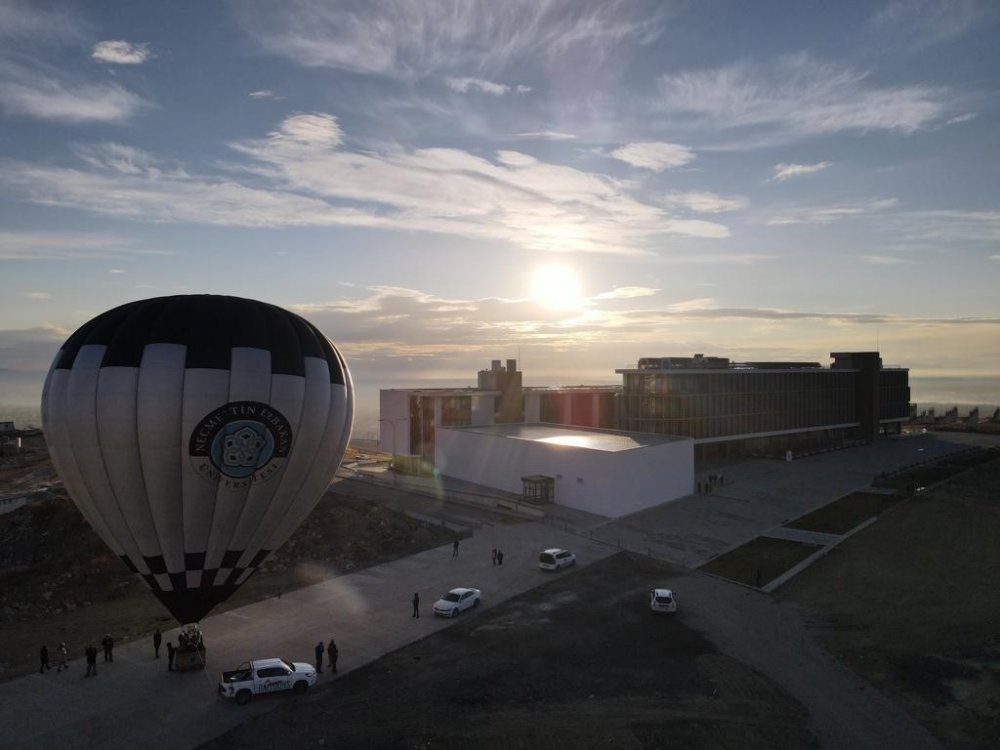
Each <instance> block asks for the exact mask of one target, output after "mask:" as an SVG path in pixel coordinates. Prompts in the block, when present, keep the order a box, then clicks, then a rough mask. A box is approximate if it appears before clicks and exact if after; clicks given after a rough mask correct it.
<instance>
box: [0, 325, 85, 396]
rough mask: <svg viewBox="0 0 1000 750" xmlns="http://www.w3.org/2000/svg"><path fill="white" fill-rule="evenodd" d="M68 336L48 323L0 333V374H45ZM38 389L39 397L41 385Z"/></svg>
mask: <svg viewBox="0 0 1000 750" xmlns="http://www.w3.org/2000/svg"><path fill="white" fill-rule="evenodd" d="M70 333H72V331H71V330H67V329H65V328H63V327H61V326H56V325H53V324H51V323H45V324H43V325H40V326H35V327H34V328H20V329H7V330H4V329H0V371H4V370H6V371H13V372H17V373H40V374H44V373H46V372H48V369H49V365H51V364H52V360H53V358H55V356H56V352H57V351H59V346H60V345H61V344H62V343H63V342H64V341H65V340H66V338H67V337H68V336H69V334H70ZM6 385H7V384H6V383H5V386H6ZM38 385H39V390H38V395H39V396H40V395H41V389H40V386H41V383H38ZM36 403H37V401H36Z"/></svg>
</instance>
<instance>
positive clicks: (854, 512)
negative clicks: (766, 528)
mask: <svg viewBox="0 0 1000 750" xmlns="http://www.w3.org/2000/svg"><path fill="white" fill-rule="evenodd" d="M900 500H901V498H900V497H899V496H898V495H877V494H875V493H872V492H852V493H851V494H850V495H847V496H845V497H842V498H840V499H839V500H834V501H833V502H832V503H830V504H829V505H824V506H823V507H822V508H819V509H817V510H814V511H813V512H812V513H807V514H806V515H804V516H800V517H798V518H796V519H795V520H794V521H789V522H788V523H786V524H785V526H787V527H788V528H790V529H803V530H805V531H820V532H822V533H824V534H846V533H847V532H848V531H850V530H851V529H853V528H854V527H855V526H858V525H860V524H862V523H864V522H865V521H867V520H868V519H869V518H872V517H874V516H877V515H880V514H881V513H883V512H884V511H885V509H886V508H888V507H890V506H892V505H895V504H896V503H898V502H899V501H900Z"/></svg>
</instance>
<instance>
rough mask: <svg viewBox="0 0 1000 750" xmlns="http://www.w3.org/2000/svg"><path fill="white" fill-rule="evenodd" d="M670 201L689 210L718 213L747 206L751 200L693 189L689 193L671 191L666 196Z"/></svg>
mask: <svg viewBox="0 0 1000 750" xmlns="http://www.w3.org/2000/svg"><path fill="white" fill-rule="evenodd" d="M666 200H667V202H668V203H671V204H673V205H675V206H681V207H683V208H686V209H688V210H689V211H695V212H697V213H703V214H718V213H723V212H726V211H738V210H740V209H742V208H746V207H747V205H748V204H749V201H748V200H747V199H746V198H744V197H743V196H732V197H729V198H725V197H723V196H721V195H717V194H715V193H710V192H708V191H704V190H703V191H691V192H687V193H670V194H668V195H667V196H666Z"/></svg>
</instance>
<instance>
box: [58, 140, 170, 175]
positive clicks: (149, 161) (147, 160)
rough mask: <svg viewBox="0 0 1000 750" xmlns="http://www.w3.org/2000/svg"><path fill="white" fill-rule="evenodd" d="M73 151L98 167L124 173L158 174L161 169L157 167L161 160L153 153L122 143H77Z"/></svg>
mask: <svg viewBox="0 0 1000 750" xmlns="http://www.w3.org/2000/svg"><path fill="white" fill-rule="evenodd" d="M73 152H74V153H75V154H76V155H77V156H78V157H79V158H81V159H83V161H85V162H86V163H87V164H89V165H91V166H92V167H97V168H98V169H110V170H113V171H115V172H121V173H122V174H158V173H159V171H160V170H159V168H158V167H157V164H158V163H159V162H158V160H157V159H156V157H154V156H153V155H152V154H150V153H148V152H146V151H142V150H141V149H137V148H133V147H132V146H126V145H124V144H121V143H114V142H111V141H108V142H105V143H89V144H76V145H75V146H74V147H73Z"/></svg>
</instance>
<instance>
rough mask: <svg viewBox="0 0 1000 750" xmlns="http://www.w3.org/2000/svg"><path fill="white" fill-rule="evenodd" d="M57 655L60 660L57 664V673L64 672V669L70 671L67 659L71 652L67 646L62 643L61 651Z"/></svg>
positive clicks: (60, 645)
mask: <svg viewBox="0 0 1000 750" xmlns="http://www.w3.org/2000/svg"><path fill="white" fill-rule="evenodd" d="M56 653H57V658H58V660H59V661H58V662H57V663H56V672H62V671H63V670H64V669H69V660H68V659H67V658H66V657H67V655H68V654H69V652H68V651H67V650H66V644H65V643H60V644H59V650H58V651H57V652H56Z"/></svg>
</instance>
